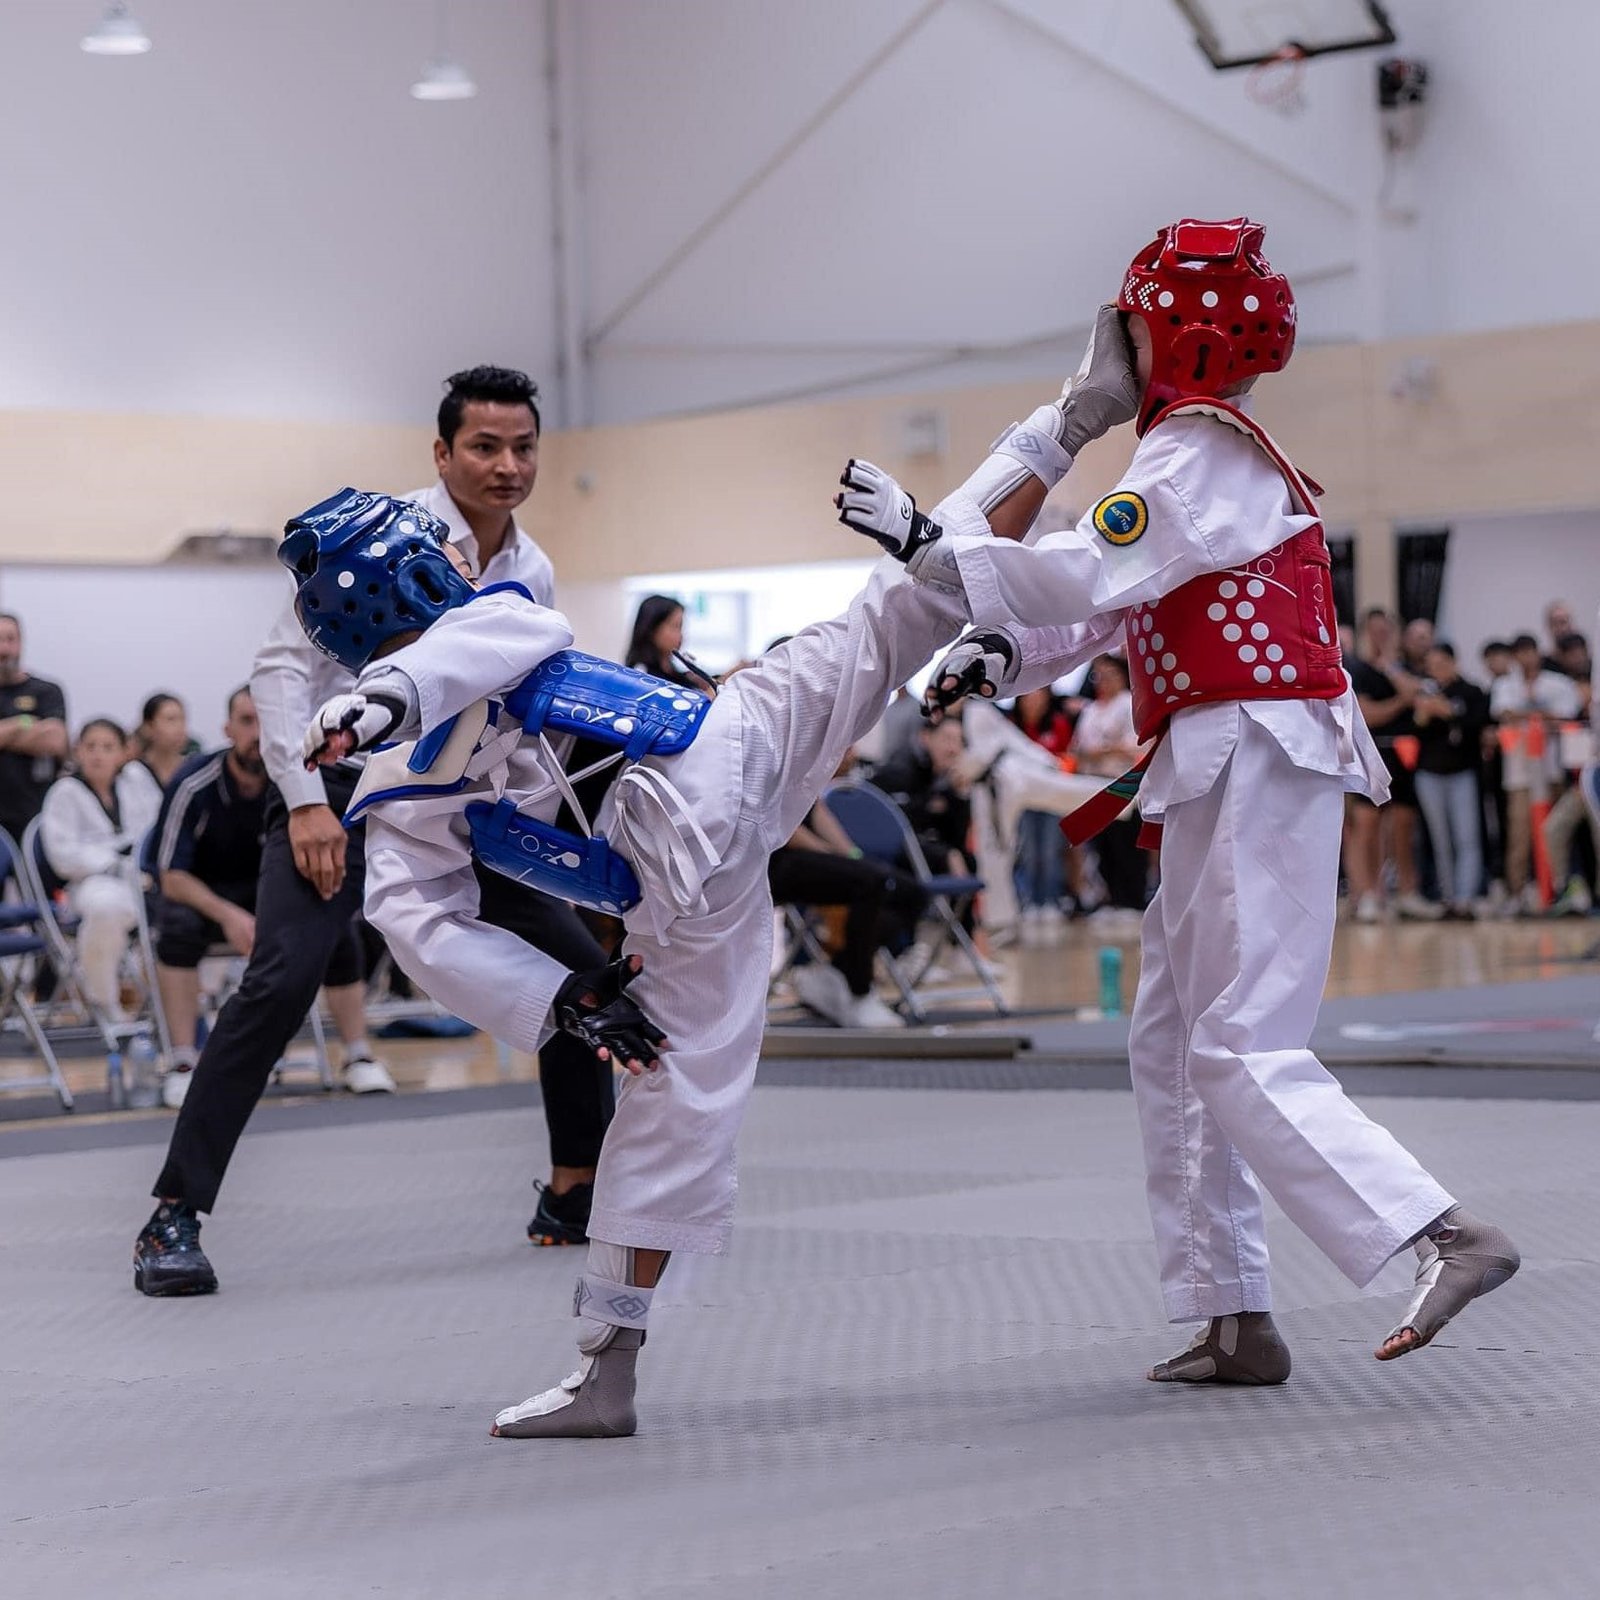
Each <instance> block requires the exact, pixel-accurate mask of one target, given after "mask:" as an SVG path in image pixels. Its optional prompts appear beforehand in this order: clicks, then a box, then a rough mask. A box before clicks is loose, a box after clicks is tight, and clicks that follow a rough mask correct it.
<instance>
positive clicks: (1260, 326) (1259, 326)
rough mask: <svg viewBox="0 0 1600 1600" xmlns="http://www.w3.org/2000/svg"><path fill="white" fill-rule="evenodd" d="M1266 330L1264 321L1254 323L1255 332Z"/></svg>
mask: <svg viewBox="0 0 1600 1600" xmlns="http://www.w3.org/2000/svg"><path fill="white" fill-rule="evenodd" d="M1266 331H1267V325H1266V323H1264V322H1258V323H1257V324H1256V332H1257V333H1265V332H1266Z"/></svg>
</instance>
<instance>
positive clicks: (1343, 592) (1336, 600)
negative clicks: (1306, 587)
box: [1328, 534, 1356, 628]
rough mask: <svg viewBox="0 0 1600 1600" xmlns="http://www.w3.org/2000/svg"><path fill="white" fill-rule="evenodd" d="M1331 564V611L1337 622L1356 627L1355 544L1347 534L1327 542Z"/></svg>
mask: <svg viewBox="0 0 1600 1600" xmlns="http://www.w3.org/2000/svg"><path fill="white" fill-rule="evenodd" d="M1328 556H1329V558H1330V559H1331V561H1332V562H1333V611H1334V615H1335V616H1336V617H1338V619H1339V621H1340V622H1342V623H1344V624H1346V625H1347V626H1349V627H1352V628H1353V627H1355V625H1356V542H1355V540H1354V538H1352V537H1351V536H1350V535H1349V534H1346V535H1345V536H1344V537H1343V538H1339V539H1329V540H1328Z"/></svg>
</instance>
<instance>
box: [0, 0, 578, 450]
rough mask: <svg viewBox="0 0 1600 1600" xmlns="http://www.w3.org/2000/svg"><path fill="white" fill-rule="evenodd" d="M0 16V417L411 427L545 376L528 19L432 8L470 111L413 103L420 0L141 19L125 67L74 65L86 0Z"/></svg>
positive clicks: (302, 3) (504, 6)
mask: <svg viewBox="0 0 1600 1600" xmlns="http://www.w3.org/2000/svg"><path fill="white" fill-rule="evenodd" d="M3 9H4V19H3V22H0V44H3V48H4V59H5V66H6V92H5V94H4V95H3V96H0V146H3V148H4V149H5V150H6V152H7V156H6V166H5V177H6V181H5V211H6V233H7V247H6V249H5V250H4V251H0V303H3V304H4V305H5V306H6V307H7V308H8V315H7V318H6V337H5V340H4V341H3V344H0V405H11V406H48V407H63V408H73V409H85V410H105V411H123V410H127V411H168V412H201V413H205V414H209V415H235V416H264V417H280V416H283V417H304V418H341V419H343V418H349V419H358V420H368V421H410V422H418V421H425V420H427V419H428V418H429V417H430V416H431V415H432V412H433V410H434V408H435V407H436V406H437V404H438V397H439V382H440V379H441V378H443V377H444V376H446V375H447V374H448V373H450V372H452V371H455V370H456V369H457V368H460V367H463V366H470V365H473V364H475V363H477V362H482V361H498V362H501V363H512V364H522V365H526V366H527V367H528V368H529V369H530V370H532V371H533V372H535V373H536V374H540V375H548V374H549V372H550V368H551V365H552V363H551V351H552V349H553V343H552V338H551V332H550V329H551V310H550V297H549V296H550V291H549V272H548V267H547V261H548V251H549V232H550V222H549V204H548V198H547V197H548V189H549V185H548V183H547V181H546V167H547V155H546V145H545V132H544V101H543V92H542V79H541V73H542V70H543V61H542V53H541V41H542V37H543V25H542V11H541V7H540V6H539V5H536V4H529V3H527V0H472V3H471V4H470V5H461V4H456V5H452V6H451V7H450V17H451V44H452V48H453V49H454V51H455V52H456V53H457V54H458V55H459V56H460V57H461V58H462V59H463V60H464V61H466V62H467V63H468V64H469V65H470V67H471V70H472V72H473V73H474V74H475V75H476V77H477V80H478V82H479V85H480V91H481V92H480V94H479V97H478V98H477V99H476V100H473V101H469V102H464V103H460V104H435V105H424V104H422V103H420V102H418V101H415V100H413V99H411V97H410V95H409V93H408V88H409V85H410V84H411V82H412V81H413V80H414V79H415V78H416V77H417V76H418V74H419V71H420V69H421V66H422V64H423V62H424V60H425V59H426V58H427V56H428V55H429V53H430V51H431V49H432V36H433V24H432V15H433V10H432V6H431V4H430V3H429V0H337V3H333V0H271V3H270V4H250V5H246V4H240V3H235V0H226V3H222V4H218V3H217V0H137V3H136V4H135V6H134V9H135V11H136V13H137V14H138V15H139V16H140V18H141V19H142V20H143V21H144V22H145V24H146V25H147V27H148V28H149V30H150V32H151V35H152V37H153V39H154V41H155V48H154V49H153V50H152V51H151V52H150V54H149V55H147V56H143V57H139V58H135V59H105V58H98V57H92V56H88V55H85V54H83V53H82V52H81V51H80V50H79V49H78V48H77V41H78V38H79V36H80V35H81V34H83V33H85V32H87V31H88V30H89V28H90V27H91V26H92V25H93V24H94V22H95V21H96V20H97V18H98V16H99V14H100V12H101V11H102V10H103V9H104V7H103V3H102V0H72V3H70V4H69V3H66V0H9V3H8V4H6V5H5V7H4V8H3ZM62 453H63V461H64V462H70V457H71V446H70V441H67V440H64V441H63V445H62ZM203 466H204V464H203V462H197V463H196V470H203Z"/></svg>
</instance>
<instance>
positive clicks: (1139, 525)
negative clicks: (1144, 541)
mask: <svg viewBox="0 0 1600 1600" xmlns="http://www.w3.org/2000/svg"><path fill="white" fill-rule="evenodd" d="M1149 525H1150V508H1149V507H1148V506H1147V505H1146V504H1145V503H1144V497H1143V496H1142V495H1137V494H1134V493H1133V491H1132V490H1131V489H1118V490H1117V491H1116V493H1115V494H1108V495H1107V496H1106V497H1105V499H1104V500H1102V501H1101V502H1100V504H1099V505H1097V506H1096V507H1095V508H1094V527H1095V532H1096V533H1098V534H1099V535H1100V537H1101V538H1102V539H1104V540H1105V541H1106V543H1107V544H1132V543H1133V541H1134V540H1135V539H1137V538H1138V537H1139V536H1140V534H1142V533H1143V532H1144V530H1145V529H1146V528H1147V527H1148V526H1149Z"/></svg>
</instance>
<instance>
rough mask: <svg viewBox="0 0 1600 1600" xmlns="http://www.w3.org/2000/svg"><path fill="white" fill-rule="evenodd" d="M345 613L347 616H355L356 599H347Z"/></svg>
mask: <svg viewBox="0 0 1600 1600" xmlns="http://www.w3.org/2000/svg"><path fill="white" fill-rule="evenodd" d="M344 614H345V615H346V616H347V617H353V616H354V615H355V614H356V603H355V601H354V600H346V601H345V603H344Z"/></svg>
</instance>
